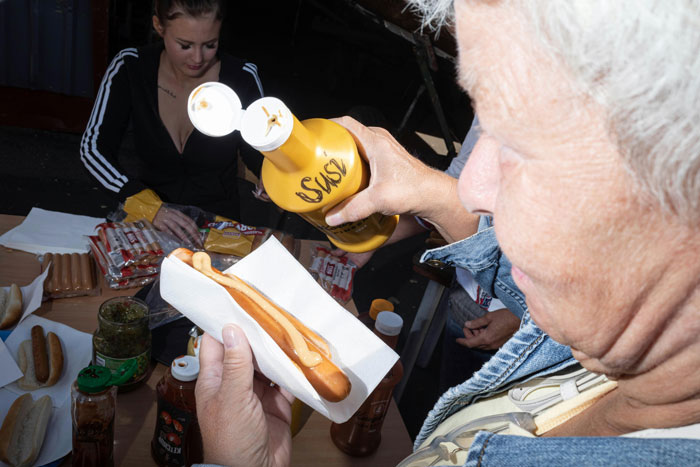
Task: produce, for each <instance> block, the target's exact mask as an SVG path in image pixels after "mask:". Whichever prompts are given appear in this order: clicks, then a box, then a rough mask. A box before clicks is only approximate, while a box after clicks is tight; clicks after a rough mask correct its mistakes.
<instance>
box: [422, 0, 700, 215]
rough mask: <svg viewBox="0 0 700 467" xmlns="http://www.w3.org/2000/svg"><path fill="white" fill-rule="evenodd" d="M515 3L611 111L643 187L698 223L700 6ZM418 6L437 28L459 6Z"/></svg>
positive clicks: (552, 0)
mask: <svg viewBox="0 0 700 467" xmlns="http://www.w3.org/2000/svg"><path fill="white" fill-rule="evenodd" d="M473 1H479V0H473ZM504 1H508V0H504ZM508 2H509V3H510V4H512V5H513V6H515V7H516V8H518V9H519V10H520V11H521V12H522V13H523V14H524V17H525V18H527V20H528V21H529V22H530V23H532V24H531V25H529V27H530V28H531V29H532V31H533V33H534V35H535V38H536V39H537V40H539V41H540V42H541V43H543V44H544V46H545V48H546V49H548V50H549V51H550V52H551V53H553V54H554V55H555V56H556V57H557V58H558V59H559V60H560V61H562V62H563V64H564V66H565V67H566V68H567V69H568V71H569V72H570V73H571V75H572V76H573V78H574V80H575V81H576V83H577V84H578V85H579V86H580V88H581V89H582V90H583V92H585V93H586V94H588V95H590V96H591V97H592V98H593V99H595V100H596V101H597V102H599V103H600V104H601V105H602V106H603V108H604V109H606V111H607V118H608V125H609V129H610V133H611V135H612V136H613V137H614V138H615V141H616V142H617V144H618V147H619V149H620V152H621V154H622V157H623V159H624V161H625V163H626V164H627V167H628V168H629V170H630V172H631V173H632V175H633V176H634V178H635V179H636V180H637V182H638V183H639V185H640V186H641V187H642V188H643V189H644V190H645V191H647V192H648V193H650V194H651V195H652V196H654V197H655V198H656V199H657V200H658V201H659V202H660V203H661V205H662V206H663V207H664V208H665V209H667V210H668V211H669V212H672V213H675V214H677V215H678V216H680V217H681V218H682V219H683V220H685V221H687V222H689V223H693V224H696V225H697V224H698V223H699V222H700V2H698V1H697V0H510V1H508ZM409 3H410V4H411V8H412V9H413V10H414V11H417V12H419V13H420V14H422V17H423V22H424V25H425V26H429V27H432V28H439V27H440V26H441V25H443V24H446V23H449V22H450V21H451V18H452V16H453V15H454V11H453V7H452V0H409Z"/></svg>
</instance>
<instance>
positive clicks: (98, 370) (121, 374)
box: [77, 360, 138, 394]
mask: <svg viewBox="0 0 700 467" xmlns="http://www.w3.org/2000/svg"><path fill="white" fill-rule="evenodd" d="M137 369H138V363H136V360H128V361H126V362H124V363H123V364H122V365H121V366H120V367H119V368H118V369H117V371H115V372H114V373H112V370H110V369H109V368H107V367H104V366H99V365H89V366H86V367H85V368H83V369H82V370H80V372H79V373H78V378H77V382H78V389H79V390H81V391H82V392H85V393H88V394H94V393H97V392H102V391H104V390H105V389H107V388H108V387H110V386H121V385H122V384H124V383H126V382H127V381H129V379H130V378H131V377H132V376H134V373H135V372H136V370H137Z"/></svg>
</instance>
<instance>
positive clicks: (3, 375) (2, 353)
mask: <svg viewBox="0 0 700 467" xmlns="http://www.w3.org/2000/svg"><path fill="white" fill-rule="evenodd" d="M21 377H22V370H20V369H19V367H18V366H17V363H16V362H15V359H14V358H13V357H12V354H11V353H10V349H8V348H7V345H5V342H3V341H2V340H0V387H2V386H5V385H6V384H10V383H11V382H13V381H15V380H18V379H20V378H21Z"/></svg>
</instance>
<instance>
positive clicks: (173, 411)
mask: <svg viewBox="0 0 700 467" xmlns="http://www.w3.org/2000/svg"><path fill="white" fill-rule="evenodd" d="M194 420H196V418H195V417H194V416H193V415H192V414H191V413H190V412H186V411H184V410H182V409H179V408H177V407H175V406H173V405H172V404H170V403H169V402H168V401H165V400H162V399H160V398H159V399H158V419H157V420H156V430H155V437H154V439H153V443H152V448H153V455H154V457H156V459H157V461H158V463H159V464H161V465H178V466H179V465H187V458H186V457H187V452H185V451H186V449H187V448H186V446H187V443H186V439H185V437H186V435H187V433H188V430H189V428H190V424H191V423H192V422H193V421H194Z"/></svg>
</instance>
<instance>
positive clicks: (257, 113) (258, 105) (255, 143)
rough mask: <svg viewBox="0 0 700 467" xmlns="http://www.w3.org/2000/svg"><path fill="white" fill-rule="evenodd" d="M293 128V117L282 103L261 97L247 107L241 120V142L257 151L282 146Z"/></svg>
mask: <svg viewBox="0 0 700 467" xmlns="http://www.w3.org/2000/svg"><path fill="white" fill-rule="evenodd" d="M292 128H294V117H293V115H292V112H290V111H289V109H288V108H287V106H286V105H284V102H282V101H281V100H279V99H277V98H276V97H263V98H261V99H258V100H256V101H255V102H253V103H252V104H250V105H249V106H248V108H247V109H246V111H245V115H244V116H243V117H242V119H241V136H242V137H243V140H244V141H245V142H246V143H248V144H249V145H251V146H252V147H254V148H255V149H257V150H258V151H272V150H275V149H277V148H278V147H280V146H282V145H283V144H284V142H285V141H287V139H289V135H291V134H292Z"/></svg>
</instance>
